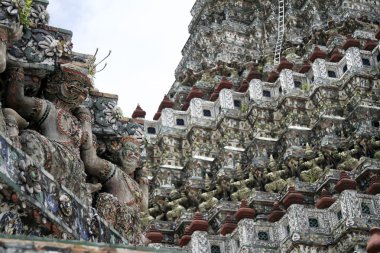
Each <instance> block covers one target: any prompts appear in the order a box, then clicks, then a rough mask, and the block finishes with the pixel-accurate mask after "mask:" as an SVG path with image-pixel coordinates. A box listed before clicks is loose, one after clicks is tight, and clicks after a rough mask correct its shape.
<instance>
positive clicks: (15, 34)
mask: <svg viewBox="0 0 380 253" xmlns="http://www.w3.org/2000/svg"><path fill="white" fill-rule="evenodd" d="M22 29H23V26H22V25H20V24H18V23H13V24H12V25H11V30H10V32H9V37H8V40H9V41H18V40H20V39H21V37H22V35H23V32H22Z"/></svg>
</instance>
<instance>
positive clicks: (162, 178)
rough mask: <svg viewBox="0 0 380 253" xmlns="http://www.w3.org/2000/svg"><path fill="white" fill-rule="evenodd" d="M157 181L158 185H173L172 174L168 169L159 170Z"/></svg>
mask: <svg viewBox="0 0 380 253" xmlns="http://www.w3.org/2000/svg"><path fill="white" fill-rule="evenodd" d="M157 182H158V184H159V185H160V187H173V183H172V175H171V173H170V171H169V170H165V171H160V173H159V175H158V177H157Z"/></svg>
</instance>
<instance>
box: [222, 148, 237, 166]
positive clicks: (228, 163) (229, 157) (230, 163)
mask: <svg viewBox="0 0 380 253" xmlns="http://www.w3.org/2000/svg"><path fill="white" fill-rule="evenodd" d="M224 167H225V168H231V169H233V168H235V161H234V156H233V154H232V153H231V152H230V153H228V155H227V157H226V159H225V161H224Z"/></svg>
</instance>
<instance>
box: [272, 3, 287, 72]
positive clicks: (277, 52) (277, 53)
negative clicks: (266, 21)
mask: <svg viewBox="0 0 380 253" xmlns="http://www.w3.org/2000/svg"><path fill="white" fill-rule="evenodd" d="M284 32H285V0H278V25H277V41H276V46H275V49H274V62H273V63H274V65H278V64H279V63H280V58H281V51H282V42H283V39H284Z"/></svg>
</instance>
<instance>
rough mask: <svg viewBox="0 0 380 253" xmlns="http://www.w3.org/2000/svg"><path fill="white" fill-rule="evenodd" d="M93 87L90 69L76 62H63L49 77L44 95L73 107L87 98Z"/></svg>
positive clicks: (63, 104)
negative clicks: (89, 73)
mask: <svg viewBox="0 0 380 253" xmlns="http://www.w3.org/2000/svg"><path fill="white" fill-rule="evenodd" d="M90 88H92V79H91V77H90V76H89V75H88V70H87V69H86V68H84V67H82V66H78V64H76V63H75V62H70V63H66V64H62V65H60V66H59V68H58V69H57V70H55V71H54V72H53V73H52V74H51V75H50V76H49V78H48V80H47V84H46V88H45V89H44V96H45V98H46V99H48V100H49V101H51V102H53V103H56V104H59V105H61V106H63V107H66V108H69V109H72V108H75V107H78V106H79V105H80V104H82V103H83V101H84V100H86V98H87V96H88V93H89V90H90Z"/></svg>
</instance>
